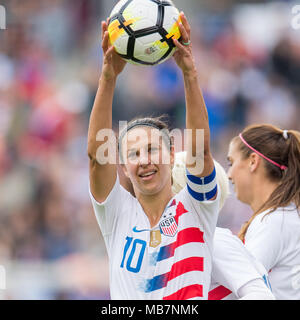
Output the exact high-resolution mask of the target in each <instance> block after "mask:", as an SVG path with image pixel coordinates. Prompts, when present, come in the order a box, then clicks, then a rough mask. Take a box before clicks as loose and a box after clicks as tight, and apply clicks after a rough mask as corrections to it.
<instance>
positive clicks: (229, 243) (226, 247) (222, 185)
mask: <svg viewBox="0 0 300 320" xmlns="http://www.w3.org/2000/svg"><path fill="white" fill-rule="evenodd" d="M185 159H186V153H185V152H177V153H176V154H175V162H174V167H173V170H172V177H173V186H172V188H173V191H174V192H175V193H177V192H179V191H180V190H181V189H182V188H183V187H184V186H185V184H186V179H187V178H186V174H185ZM214 163H215V168H216V177H217V182H218V186H219V189H218V192H219V194H220V202H219V210H220V211H221V209H222V207H223V205H224V203H225V200H226V198H227V197H228V195H229V183H228V181H229V180H228V177H227V175H226V172H225V170H224V168H223V167H222V166H221V165H220V164H219V163H218V162H217V161H215V160H214ZM213 244H214V248H213V268H212V282H211V286H210V290H209V293H208V299H209V300H236V299H241V300H274V299H275V297H274V295H273V294H272V292H271V290H270V285H269V282H268V273H267V271H266V269H265V268H264V267H263V265H262V264H261V263H260V262H258V261H257V260H256V259H255V258H254V257H253V256H252V255H251V254H250V253H249V251H248V250H247V249H246V248H245V246H244V245H243V243H242V241H241V240H240V239H239V238H238V237H236V236H235V235H233V234H232V233H231V231H230V230H228V229H224V228H216V230H215V234H214V242H213Z"/></svg>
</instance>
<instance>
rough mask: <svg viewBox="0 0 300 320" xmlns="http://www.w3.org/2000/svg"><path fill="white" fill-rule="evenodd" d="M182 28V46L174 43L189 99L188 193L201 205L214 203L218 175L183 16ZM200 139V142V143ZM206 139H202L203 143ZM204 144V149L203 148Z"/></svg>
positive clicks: (186, 23) (187, 108)
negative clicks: (201, 202)
mask: <svg viewBox="0 0 300 320" xmlns="http://www.w3.org/2000/svg"><path fill="white" fill-rule="evenodd" d="M180 15H181V21H182V23H180V24H179V29H180V32H181V36H182V39H181V42H179V41H177V40H176V39H174V40H173V41H174V44H175V45H176V47H177V51H176V52H175V54H174V58H175V61H176V63H177V65H178V66H179V68H180V69H181V70H182V74H183V79H184V89H185V99H186V129H188V130H190V131H191V133H192V134H188V135H187V139H186V143H187V146H186V149H187V158H186V168H187V177H188V179H187V181H188V190H189V192H190V194H191V195H192V196H193V198H195V199H196V200H199V201H204V200H213V199H215V198H216V195H217V184H216V172H215V169H214V162H213V158H212V155H211V153H210V132H209V122H208V114H207V110H206V106H205V102H204V98H203V95H202V92H201V89H200V86H199V82H198V72H197V69H196V66H195V61H194V57H193V54H192V46H191V40H190V39H191V29H190V25H189V23H188V21H187V19H186V17H185V15H184V13H183V12H182V13H181V14H180ZM199 138H200V139H199ZM202 138H203V139H202ZM202 144H203V148H201V146H202Z"/></svg>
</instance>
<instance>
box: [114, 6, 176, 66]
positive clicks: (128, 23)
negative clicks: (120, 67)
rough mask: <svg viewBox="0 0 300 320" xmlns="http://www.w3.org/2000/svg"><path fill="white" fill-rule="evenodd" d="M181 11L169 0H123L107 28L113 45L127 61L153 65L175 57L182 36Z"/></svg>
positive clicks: (115, 8) (116, 8) (115, 9)
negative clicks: (178, 40) (177, 44)
mask: <svg viewBox="0 0 300 320" xmlns="http://www.w3.org/2000/svg"><path fill="white" fill-rule="evenodd" d="M179 22H180V16H179V11H178V9H177V8H176V7H175V6H174V4H173V3H172V1H170V0H120V1H119V2H118V3H117V4H116V6H115V7H114V8H113V10H112V12H111V14H110V17H109V25H108V33H109V39H110V43H111V44H112V45H113V46H114V48H115V50H116V52H117V53H118V54H119V55H120V56H121V57H122V58H124V59H125V60H126V61H128V62H130V63H133V64H136V65H148V66H153V65H156V64H160V63H162V62H164V61H166V60H168V59H169V58H171V57H172V55H173V53H174V52H175V50H176V47H175V45H174V43H173V40H172V38H175V39H179V38H180V37H181V35H180V31H179V28H178V23H179Z"/></svg>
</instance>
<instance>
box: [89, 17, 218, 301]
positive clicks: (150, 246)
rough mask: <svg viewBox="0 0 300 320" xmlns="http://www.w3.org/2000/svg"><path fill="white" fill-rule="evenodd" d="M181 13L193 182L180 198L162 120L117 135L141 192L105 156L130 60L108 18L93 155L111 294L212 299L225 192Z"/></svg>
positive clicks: (180, 55)
mask: <svg viewBox="0 0 300 320" xmlns="http://www.w3.org/2000/svg"><path fill="white" fill-rule="evenodd" d="M181 19H182V24H180V25H179V28H180V32H181V35H182V42H181V43H180V42H178V41H177V40H174V44H175V45H176V47H177V51H176V52H175V54H174V58H175V61H176V63H177V65H178V67H179V68H180V69H181V71H182V75H183V79H184V86H185V97H186V127H187V129H190V130H191V132H192V135H189V136H188V138H187V150H188V151H189V152H188V158H187V164H188V165H187V171H188V176H189V182H188V184H187V186H188V187H187V188H184V189H183V190H182V191H181V192H179V193H178V194H177V195H175V196H174V195H173V193H172V183H171V173H172V164H173V159H174V147H173V145H172V141H171V139H170V137H169V135H168V133H167V131H166V130H165V129H166V126H165V124H164V123H163V122H161V121H160V120H158V119H152V118H146V119H137V120H135V121H132V122H131V123H130V124H128V126H127V127H126V129H125V130H124V131H123V132H122V133H121V135H120V138H119V148H120V149H119V153H120V156H121V158H122V159H123V160H124V164H123V165H122V169H123V170H124V174H125V175H126V176H127V177H129V179H130V181H131V183H132V186H133V189H134V194H135V197H133V196H132V195H131V194H130V193H129V192H127V191H126V190H125V189H124V188H123V187H122V186H121V185H120V182H119V177H118V175H117V165H116V164H112V163H105V161H103V160H104V156H101V150H103V147H104V146H105V143H106V142H104V141H97V140H100V139H99V136H101V133H102V132H103V131H102V130H107V129H111V127H112V101H113V94H114V89H115V84H116V79H117V76H118V75H119V74H120V72H122V70H123V69H124V66H125V62H124V61H123V60H121V58H120V57H119V56H118V55H117V54H116V53H115V52H114V48H113V47H111V46H110V44H109V40H108V32H107V23H106V22H102V29H103V40H102V48H103V53H104V59H103V66H102V73H101V77H100V82H99V88H98V91H97V94H96V98H95V102H94V106H93V110H92V113H91V118H90V124H89V132H88V154H89V158H90V191H91V198H92V203H93V207H94V211H95V214H96V218H97V221H98V223H99V226H100V228H101V231H102V234H103V236H104V240H105V244H106V247H107V251H108V256H109V268H110V292H111V298H112V299H180V300H183V299H207V297H208V289H209V284H210V277H211V264H212V262H211V255H212V241H213V233H214V230H215V227H216V222H217V218H218V205H219V195H218V192H217V183H216V177H215V169H214V162H213V158H212V156H211V153H210V135H209V125H208V117H207V110H206V107H205V103H204V100H203V96H202V93H201V90H200V88H199V84H198V79H197V76H198V75H197V70H196V68H195V64H194V59H193V54H192V50H191V45H190V26H189V24H188V22H187V20H186V18H185V16H184V14H183V13H181ZM198 129H201V130H204V139H203V140H204V145H203V148H204V152H203V153H201V152H199V151H198V149H197V144H199V141H197V139H196V138H195V137H196V135H197V130H198ZM98 133H100V134H99V135H98ZM111 136H113V134H112V135H111ZM96 137H98V139H96ZM109 138H111V137H109ZM160 138H162V139H160ZM112 140H113V139H112ZM166 155H167V157H168V158H169V160H170V161H166V159H165V158H166ZM201 162H202V163H203V167H202V166H201ZM203 168H204V169H203Z"/></svg>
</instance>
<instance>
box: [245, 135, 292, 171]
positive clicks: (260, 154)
mask: <svg viewBox="0 0 300 320" xmlns="http://www.w3.org/2000/svg"><path fill="white" fill-rule="evenodd" d="M239 137H240V138H241V140H242V141H243V143H244V144H245V145H246V146H247V147H248V148H249V149H251V150H253V151H254V152H255V153H257V154H258V155H259V156H261V157H262V158H264V159H265V160H267V161H269V162H271V163H272V164H274V165H275V166H277V167H278V168H280V169H281V170H286V169H287V167H286V166H284V165H281V164H279V163H277V162H275V161H273V160H271V159H269V158H268V157H266V156H265V155H263V154H262V153H260V152H259V151H257V150H256V149H254V148H253V147H251V146H250V145H249V144H248V143H247V142H246V140H245V139H244V138H243V136H242V134H241V133H240V134H239Z"/></svg>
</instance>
